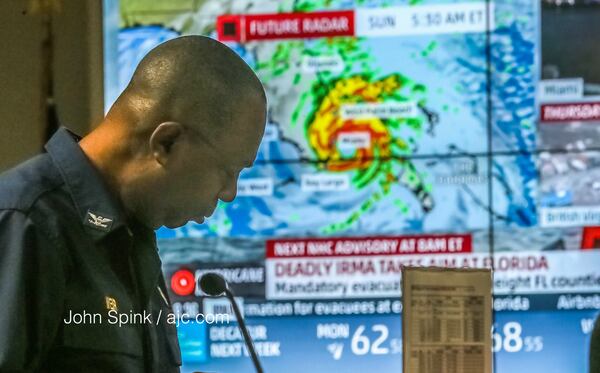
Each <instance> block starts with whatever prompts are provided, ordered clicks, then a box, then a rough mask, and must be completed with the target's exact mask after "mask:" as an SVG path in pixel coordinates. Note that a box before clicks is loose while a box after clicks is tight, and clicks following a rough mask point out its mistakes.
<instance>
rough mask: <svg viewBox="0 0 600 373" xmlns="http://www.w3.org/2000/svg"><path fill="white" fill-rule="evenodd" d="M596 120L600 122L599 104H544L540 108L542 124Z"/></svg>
mask: <svg viewBox="0 0 600 373" xmlns="http://www.w3.org/2000/svg"><path fill="white" fill-rule="evenodd" d="M596 120H600V102H578V103H567V104H565V103H561V104H545V105H542V108H541V121H542V122H573V121H596Z"/></svg>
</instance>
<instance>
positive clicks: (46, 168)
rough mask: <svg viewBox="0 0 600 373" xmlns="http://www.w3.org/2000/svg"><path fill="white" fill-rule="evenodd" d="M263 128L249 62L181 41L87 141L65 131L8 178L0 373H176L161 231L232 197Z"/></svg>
mask: <svg viewBox="0 0 600 373" xmlns="http://www.w3.org/2000/svg"><path fill="white" fill-rule="evenodd" d="M265 116H266V99H265V94H264V90H263V87H262V85H261V83H260V81H259V80H258V78H257V77H256V75H255V74H254V73H253V72H252V70H251V69H250V68H249V67H248V66H247V65H246V64H245V63H244V61H243V60H242V59H241V58H239V57H238V56H237V55H236V54H235V53H234V52H233V51H231V50H230V49H229V48H227V47H226V46H224V45H223V44H220V43H219V42H217V41H214V40H212V39H209V38H205V37H200V36H187V37H181V38H177V39H174V40H172V41H168V42H166V43H164V44H162V45H160V46H158V47H157V48H155V49H154V50H152V51H151V52H150V53H149V54H148V55H147V56H146V57H145V58H144V59H143V60H142V61H141V62H140V64H139V66H138V68H137V69H136V71H135V73H134V75H133V78H132V80H131V82H130V84H129V85H128V87H127V88H126V89H125V90H124V91H123V93H122V94H121V95H120V97H119V98H118V99H117V101H116V102H115V104H114V105H113V106H112V108H111V109H110V111H109V112H108V114H107V116H106V118H105V119H104V121H103V122H102V123H101V124H100V125H99V126H98V127H97V128H96V129H95V130H94V131H92V132H91V133H90V134H89V135H87V136H86V137H84V138H83V139H81V140H80V139H79V138H78V137H77V136H75V135H74V134H72V133H70V132H69V131H68V130H67V129H64V128H63V129H60V130H59V131H58V132H57V133H56V134H55V135H54V136H53V137H52V139H50V141H49V142H48V143H47V144H46V147H45V148H46V153H44V154H41V155H39V156H37V157H35V158H33V159H31V160H29V161H27V162H25V163H23V164H21V165H19V166H17V167H16V168H14V169H12V170H10V171H8V172H6V173H4V174H3V175H1V176H0V296H1V301H2V305H3V306H2V310H1V311H0V372H9V371H10V372H24V371H27V372H31V371H42V372H86V373H90V372H103V373H104V372H160V373H163V372H178V371H179V366H180V365H181V355H180V351H179V345H178V342H177V332H176V327H175V325H174V323H173V321H174V319H173V317H168V315H169V314H170V313H171V306H170V302H169V299H168V296H167V289H166V287H165V282H164V278H163V276H162V272H161V262H160V258H159V256H158V252H157V247H156V240H155V235H154V231H153V230H154V229H156V228H158V227H161V226H167V227H171V228H174V227H178V226H181V225H183V224H185V223H187V222H188V221H190V220H194V221H196V222H198V223H202V222H203V221H204V218H205V217H208V216H210V215H211V214H212V212H213V211H214V209H215V206H216V204H217V202H218V201H219V200H222V201H231V200H233V199H234V198H235V195H236V186H237V179H238V175H239V173H240V171H241V170H242V169H243V168H245V167H250V166H251V165H252V163H253V162H254V159H255V157H256V153H257V149H258V146H259V143H260V141H261V138H262V135H263V132H264V125H265V121H266V118H265ZM125 316H127V318H126V317H125ZM120 322H122V323H120Z"/></svg>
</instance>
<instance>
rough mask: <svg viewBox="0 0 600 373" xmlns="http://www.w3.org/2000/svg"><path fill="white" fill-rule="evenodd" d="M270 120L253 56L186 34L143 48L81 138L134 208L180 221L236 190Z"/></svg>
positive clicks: (164, 221)
mask: <svg viewBox="0 0 600 373" xmlns="http://www.w3.org/2000/svg"><path fill="white" fill-rule="evenodd" d="M265 122H266V98H265V93H264V90H263V87H262V85H261V83H260V81H259V80H258V78H257V77H256V75H255V74H254V73H253V72H252V70H251V69H250V68H249V67H248V66H247V65H246V63H245V62H244V61H243V60H242V59H241V58H240V57H239V56H237V55H236V54H235V53H234V52H233V51H232V50H230V49H229V48H227V47H226V46H225V45H223V44H221V43H219V42H217V41H215V40H212V39H210V38H207V37H201V36H186V37H181V38H177V39H174V40H171V41H168V42H165V43H163V44H161V45H160V46H158V47H156V48H155V49H153V50H152V51H151V52H150V53H148V55H146V57H144V59H143V60H142V61H141V62H140V64H139V65H138V67H137V69H136V71H135V73H134V75H133V77H132V79H131V82H130V83H129V85H128V87H127V88H126V89H125V90H124V91H123V93H122V94H121V96H119V98H118V99H117V101H116V102H115V104H114V105H113V106H112V108H111V110H110V111H109V113H108V114H107V116H106V118H105V120H104V122H103V123H102V124H101V125H100V126H98V128H96V129H95V130H94V131H93V132H92V133H90V135H88V136H86V137H85V138H84V139H83V140H81V142H80V144H81V147H82V149H83V150H84V152H85V153H86V154H87V155H88V157H89V158H90V159H91V161H92V163H94V164H95V165H96V167H98V169H99V170H100V171H101V173H103V174H104V175H105V176H106V178H107V181H108V183H109V186H110V187H111V188H112V189H113V190H114V191H115V192H116V193H117V194H118V195H119V197H120V199H121V201H122V203H123V205H124V207H125V209H126V210H127V212H128V214H130V215H131V216H133V217H135V218H136V219H137V220H139V221H140V222H142V223H143V224H145V225H147V226H149V227H152V228H158V227H160V226H162V225H165V226H167V227H177V226H181V225H183V224H185V223H186V222H187V221H189V220H196V221H198V222H201V221H203V219H204V217H206V216H210V215H211V214H212V212H213V210H214V208H215V206H216V204H217V201H218V200H223V201H231V200H233V199H234V198H235V195H236V190H237V179H238V176H239V173H240V171H241V170H242V169H243V168H245V167H249V166H251V165H252V163H253V161H254V159H255V158H256V152H257V149H258V146H259V144H260V140H261V138H262V135H263V132H264V126H265Z"/></svg>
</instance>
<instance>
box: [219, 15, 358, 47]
mask: <svg viewBox="0 0 600 373" xmlns="http://www.w3.org/2000/svg"><path fill="white" fill-rule="evenodd" d="M330 36H354V11H352V10H346V11H335V12H312V13H278V14H248V15H224V16H219V17H217V38H218V40H220V41H237V42H242V43H243V42H246V41H252V40H273V39H305V38H321V37H330Z"/></svg>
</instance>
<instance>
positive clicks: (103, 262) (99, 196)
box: [0, 129, 181, 373]
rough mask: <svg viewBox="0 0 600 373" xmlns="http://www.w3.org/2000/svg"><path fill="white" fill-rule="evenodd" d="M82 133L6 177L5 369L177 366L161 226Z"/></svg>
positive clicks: (53, 142) (1, 218)
mask: <svg viewBox="0 0 600 373" xmlns="http://www.w3.org/2000/svg"><path fill="white" fill-rule="evenodd" d="M77 141H78V139H77V137H76V136H75V135H73V134H71V133H70V132H69V131H68V130H66V129H60V130H59V131H58V132H57V133H56V134H55V135H54V136H53V137H52V139H50V141H49V142H48V143H47V144H46V151H47V152H46V153H44V154H41V155H39V156H37V157H35V158H32V159H31V160H29V161H27V162H25V163H23V164H21V165H19V166H17V167H16V168H14V169H12V170H10V171H8V172H6V173H4V174H2V175H1V176H0V372H21V371H41V372H86V373H90V372H160V373H163V372H179V366H180V365H181V355H180V351H179V344H178V341H177V331H176V327H175V325H174V320H173V318H172V313H171V312H172V311H171V307H170V303H169V300H168V295H167V291H166V288H165V283H164V278H163V275H162V272H161V261H160V258H159V256H158V249H157V246H156V240H155V235H154V232H153V231H152V230H151V229H148V228H146V227H144V226H141V225H140V224H136V223H135V222H134V221H132V220H131V219H129V220H128V219H127V217H126V216H125V214H124V211H123V209H122V208H121V206H120V204H119V203H118V201H117V199H116V198H115V197H114V196H113V195H112V194H111V193H110V192H109V190H108V189H107V187H106V184H105V183H104V181H103V179H102V178H101V176H100V174H99V173H98V171H97V170H96V169H95V168H94V167H93V166H92V164H91V163H90V162H89V160H88V159H87V157H86V156H85V154H84V153H83V151H82V150H81V148H80V147H79V145H78V144H77ZM149 315H151V316H149ZM125 316H128V319H125ZM117 320H121V321H124V322H125V321H126V323H124V324H123V325H119V324H118V322H117Z"/></svg>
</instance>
